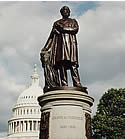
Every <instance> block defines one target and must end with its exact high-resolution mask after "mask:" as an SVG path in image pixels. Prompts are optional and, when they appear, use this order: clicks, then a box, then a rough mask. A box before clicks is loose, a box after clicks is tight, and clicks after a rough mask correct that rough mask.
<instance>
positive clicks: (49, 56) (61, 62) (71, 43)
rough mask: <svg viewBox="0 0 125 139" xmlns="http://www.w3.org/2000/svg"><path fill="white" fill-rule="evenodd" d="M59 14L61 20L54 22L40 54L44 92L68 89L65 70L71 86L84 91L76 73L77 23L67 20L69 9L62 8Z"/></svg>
mask: <svg viewBox="0 0 125 139" xmlns="http://www.w3.org/2000/svg"><path fill="white" fill-rule="evenodd" d="M60 13H61V15H62V19H59V20H57V21H56V22H54V24H53V28H52V31H51V33H50V36H49V38H48V40H47V42H46V44H45V46H44V48H42V50H41V53H40V56H41V62H42V66H43V68H44V76H45V87H44V90H45V89H49V88H53V87H68V80H67V70H70V72H71V77H72V81H73V86H74V87H77V88H82V89H83V88H84V89H86V87H83V86H82V85H81V83H80V77H79V73H78V67H79V63H78V49H77V39H76V34H77V33H78V30H79V25H78V22H77V21H76V20H75V19H72V18H69V16H70V9H69V7H67V6H63V7H62V8H61V9H60Z"/></svg>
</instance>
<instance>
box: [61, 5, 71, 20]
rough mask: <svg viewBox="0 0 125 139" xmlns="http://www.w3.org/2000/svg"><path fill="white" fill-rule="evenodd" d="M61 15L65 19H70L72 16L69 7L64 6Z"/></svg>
mask: <svg viewBox="0 0 125 139" xmlns="http://www.w3.org/2000/svg"><path fill="white" fill-rule="evenodd" d="M61 14H62V16H63V17H64V18H68V17H69V16H70V10H69V7H67V6H64V7H63V8H62V11H61Z"/></svg>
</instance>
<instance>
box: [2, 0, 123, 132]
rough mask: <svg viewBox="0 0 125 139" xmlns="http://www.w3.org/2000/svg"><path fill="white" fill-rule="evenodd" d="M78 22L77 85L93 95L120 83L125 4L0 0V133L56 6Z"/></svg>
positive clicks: (23, 86) (55, 14)
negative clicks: (78, 74) (78, 76)
mask: <svg viewBox="0 0 125 139" xmlns="http://www.w3.org/2000/svg"><path fill="white" fill-rule="evenodd" d="M64 5H68V6H69V7H70V8H71V12H72V14H71V17H72V18H76V20H77V21H78V23H79V25H80V30H79V33H78V35H77V39H78V47H79V63H80V67H79V72H80V76H81V82H82V84H84V85H86V86H87V87H88V90H89V95H90V96H92V97H94V99H95V102H94V106H93V107H92V110H93V114H95V112H96V106H97V103H98V101H99V99H100V97H101V96H102V95H103V94H104V92H105V91H107V90H108V89H110V88H124V87H125V2H2V1H1V2H0V80H1V81H0V89H1V91H0V99H1V100H0V132H1V133H2V132H7V121H8V119H9V118H10V117H11V109H12V107H13V105H14V104H15V103H16V101H17V98H18V96H19V95H20V94H21V92H22V91H23V90H24V89H26V88H27V87H28V86H29V85H30V81H31V80H30V76H31V75H32V73H33V66H34V64H35V63H36V64H37V65H38V73H39V75H40V78H41V87H43V86H44V81H43V80H42V79H43V70H42V68H41V63H40V60H39V52H40V50H41V48H42V47H43V46H44V44H45V42H46V41H47V38H48V36H49V33H50V31H51V29H52V25H53V22H54V21H56V20H58V19H59V18H61V16H60V13H59V10H60V8H61V7H62V6H64Z"/></svg>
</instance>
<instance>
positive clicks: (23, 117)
mask: <svg viewBox="0 0 125 139" xmlns="http://www.w3.org/2000/svg"><path fill="white" fill-rule="evenodd" d="M31 79H32V83H31V85H30V87H29V88H27V89H26V90H24V91H23V92H22V93H21V94H20V96H19V97H18V100H17V103H16V105H15V106H14V107H13V109H12V118H11V119H9V121H8V136H7V137H4V138H2V139H38V138H39V128H40V117H41V112H40V106H39V104H38V101H37V98H38V96H40V95H42V93H43V92H42V89H41V87H40V85H39V75H38V73H37V67H36V65H35V66H34V73H33V74H32V76H31Z"/></svg>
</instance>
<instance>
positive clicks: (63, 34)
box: [44, 18, 79, 69]
mask: <svg viewBox="0 0 125 139" xmlns="http://www.w3.org/2000/svg"><path fill="white" fill-rule="evenodd" d="M78 29H79V26H78V23H77V21H76V20H75V19H71V18H67V19H60V20H58V21H56V22H55V23H54V25H53V28H52V31H51V33H50V36H49V38H48V40H47V43H46V44H45V46H44V48H45V49H46V50H47V51H50V62H51V64H52V65H53V66H54V67H56V68H59V67H60V66H61V65H64V66H65V68H66V69H70V67H71V66H72V65H76V66H77V67H78V48H77V39H76V34H77V32H78Z"/></svg>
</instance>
